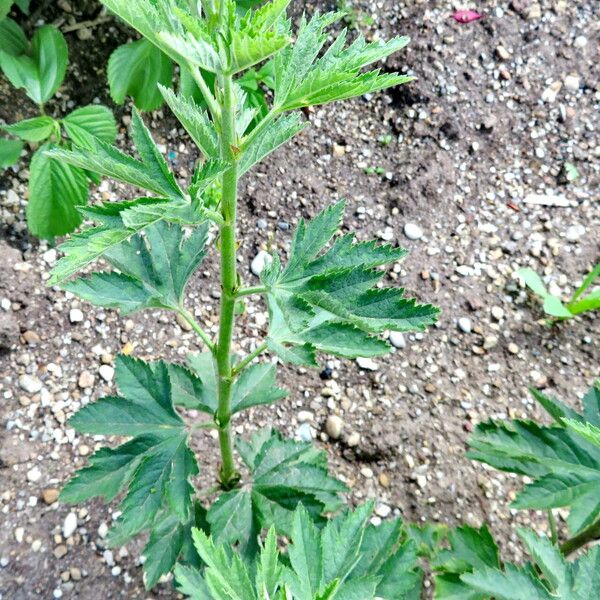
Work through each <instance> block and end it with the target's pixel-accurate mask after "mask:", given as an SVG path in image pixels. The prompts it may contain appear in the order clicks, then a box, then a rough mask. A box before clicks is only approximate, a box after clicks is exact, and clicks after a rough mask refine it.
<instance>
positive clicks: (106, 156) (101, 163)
mask: <svg viewBox="0 0 600 600" xmlns="http://www.w3.org/2000/svg"><path fill="white" fill-rule="evenodd" d="M131 135H132V138H133V141H134V143H135V147H136V150H137V151H138V153H139V155H140V158H141V160H137V159H135V158H132V157H131V156H128V155H127V154H124V153H123V152H121V151H120V150H118V149H117V148H115V147H114V146H110V145H108V144H106V143H105V142H103V141H102V140H99V139H97V138H89V139H88V140H86V147H85V148H79V149H74V150H53V151H52V152H51V153H50V155H51V156H52V158H54V159H56V160H58V161H64V162H66V163H68V164H70V165H73V166H75V167H80V168H82V169H89V170H90V171H94V172H96V173H99V174H100V175H105V176H107V177H111V178H113V179H116V180H117V181H122V182H124V183H129V184H131V185H134V186H136V187H140V188H143V189H147V190H149V191H151V192H154V193H155V194H157V195H158V196H161V197H166V198H171V199H173V200H179V201H184V200H185V195H184V193H183V192H182V191H181V188H180V187H179V185H178V184H177V182H176V181H175V177H174V175H173V174H172V173H171V171H170V170H169V167H168V165H167V162H166V160H165V159H164V157H163V156H162V155H161V154H160V152H159V151H158V148H157V147H156V145H155V144H154V142H153V140H152V137H151V136H150V132H149V131H148V129H147V127H146V126H145V125H144V122H143V121H142V118H141V116H140V114H139V113H138V112H137V110H135V109H134V111H133V118H132V125H131Z"/></svg>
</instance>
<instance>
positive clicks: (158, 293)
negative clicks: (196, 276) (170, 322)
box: [63, 221, 209, 314]
mask: <svg viewBox="0 0 600 600" xmlns="http://www.w3.org/2000/svg"><path fill="white" fill-rule="evenodd" d="M208 229H209V227H208V224H207V223H205V224H204V225H201V226H200V227H198V228H196V229H195V230H194V232H193V233H192V234H191V235H190V236H189V237H187V238H185V237H184V231H183V229H182V228H181V227H180V226H178V225H169V224H167V223H165V222H164V221H159V222H157V223H155V224H154V225H151V226H150V227H148V228H147V229H146V230H145V235H144V236H141V235H135V236H133V237H132V238H131V239H130V240H128V241H123V242H121V243H120V244H118V245H116V246H112V247H111V248H107V249H106V251H105V252H104V256H105V258H106V259H107V260H108V262H109V263H110V264H111V265H112V266H113V267H115V268H116V269H118V271H112V272H110V273H92V274H91V275H88V276H84V277H81V278H79V279H75V280H73V281H69V282H67V283H65V284H64V285H63V288H64V289H65V290H68V291H70V292H72V293H73V294H75V295H77V296H79V297H80V298H83V299H84V300H88V301H89V302H92V303H93V304H95V305H96V306H105V307H110V308H119V309H120V310H121V311H122V312H123V313H124V314H128V313H131V312H134V311H137V310H142V309H144V308H151V307H154V308H167V309H171V310H178V309H179V307H180V305H181V303H182V301H183V295H184V293H185V288H186V285H187V282H188V281H189V278H190V277H191V275H192V274H193V273H194V271H195V270H196V268H197V267H198V265H199V264H200V263H201V262H202V260H203V259H204V256H205V255H206V241H207V236H208Z"/></svg>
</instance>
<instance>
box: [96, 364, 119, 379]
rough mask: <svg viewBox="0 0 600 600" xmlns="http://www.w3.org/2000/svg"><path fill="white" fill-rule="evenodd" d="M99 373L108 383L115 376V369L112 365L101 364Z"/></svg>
mask: <svg viewBox="0 0 600 600" xmlns="http://www.w3.org/2000/svg"><path fill="white" fill-rule="evenodd" d="M98 373H99V374H100V377H102V379H104V381H106V382H107V383H110V382H111V381H112V380H113V377H114V376H115V370H114V369H113V368H112V367H111V366H110V365H101V366H100V368H99V369H98Z"/></svg>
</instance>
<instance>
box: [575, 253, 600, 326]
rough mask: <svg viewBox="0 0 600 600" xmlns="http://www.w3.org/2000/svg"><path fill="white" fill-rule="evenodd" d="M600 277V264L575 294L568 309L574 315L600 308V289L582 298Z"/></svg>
mask: <svg viewBox="0 0 600 600" xmlns="http://www.w3.org/2000/svg"><path fill="white" fill-rule="evenodd" d="M598 277H600V263H598V264H597V265H596V266H595V267H594V268H593V269H592V270H591V271H590V273H589V274H588V275H587V277H586V278H585V279H584V280H583V282H582V284H581V285H580V286H579V288H578V289H577V290H576V291H575V293H574V294H573V298H571V301H570V302H569V304H567V308H568V309H569V310H570V311H571V312H572V313H573V314H574V315H579V314H581V313H583V312H588V311H590V310H597V309H599V308H600V288H598V289H596V290H595V291H593V292H591V293H590V294H588V295H587V296H585V297H583V298H582V297H581V296H582V295H583V294H584V293H585V292H586V291H587V290H588V289H589V287H590V286H591V285H592V284H593V283H594V282H595V281H596V279H598Z"/></svg>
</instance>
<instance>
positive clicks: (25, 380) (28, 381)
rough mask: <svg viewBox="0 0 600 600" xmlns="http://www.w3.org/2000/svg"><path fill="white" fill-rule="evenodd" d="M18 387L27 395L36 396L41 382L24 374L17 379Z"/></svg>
mask: <svg viewBox="0 0 600 600" xmlns="http://www.w3.org/2000/svg"><path fill="white" fill-rule="evenodd" d="M19 386H20V387H21V389H22V390H24V391H26V392H27V393H28V394H37V393H38V392H39V391H40V390H41V389H42V382H41V381H40V380H39V379H38V378H37V377H34V376H33V375H28V374H26V373H25V374H24V375H21V376H20V377H19Z"/></svg>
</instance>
